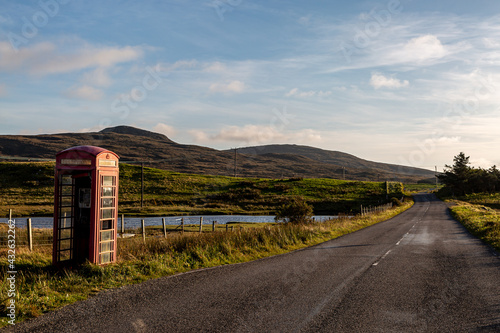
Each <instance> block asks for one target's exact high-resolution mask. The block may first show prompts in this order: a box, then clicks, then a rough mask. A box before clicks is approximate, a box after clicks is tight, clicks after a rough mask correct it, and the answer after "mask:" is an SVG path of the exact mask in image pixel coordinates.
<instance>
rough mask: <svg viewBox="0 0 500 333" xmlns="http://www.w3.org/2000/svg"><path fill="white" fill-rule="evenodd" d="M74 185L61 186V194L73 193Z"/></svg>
mask: <svg viewBox="0 0 500 333" xmlns="http://www.w3.org/2000/svg"><path fill="white" fill-rule="evenodd" d="M72 194H73V186H61V195H72Z"/></svg>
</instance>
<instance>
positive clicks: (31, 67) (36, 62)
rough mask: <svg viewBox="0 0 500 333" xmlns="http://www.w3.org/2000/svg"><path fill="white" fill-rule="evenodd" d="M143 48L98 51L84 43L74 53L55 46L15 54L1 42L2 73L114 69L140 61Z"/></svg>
mask: <svg viewBox="0 0 500 333" xmlns="http://www.w3.org/2000/svg"><path fill="white" fill-rule="evenodd" d="M142 55H143V50H142V49H141V48H140V47H133V46H125V47H98V46H92V45H88V44H85V43H83V45H78V46H77V47H74V48H73V49H72V50H71V51H62V50H61V49H59V48H58V47H57V46H56V45H55V44H54V43H49V42H44V43H38V44H35V45H33V46H30V47H26V48H20V49H19V50H17V51H15V50H14V49H13V48H12V46H11V45H10V44H9V43H8V42H0V71H5V72H12V71H17V70H22V71H25V72H27V73H29V74H34V75H48V74H58V73H69V72H74V71H78V70H82V69H87V68H97V67H111V66H113V65H116V64H119V63H123V62H129V61H132V60H137V59H139V58H141V57H142Z"/></svg>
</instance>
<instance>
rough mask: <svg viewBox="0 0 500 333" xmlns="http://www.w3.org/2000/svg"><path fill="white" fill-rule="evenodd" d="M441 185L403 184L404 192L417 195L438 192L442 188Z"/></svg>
mask: <svg viewBox="0 0 500 333" xmlns="http://www.w3.org/2000/svg"><path fill="white" fill-rule="evenodd" d="M442 187H443V185H441V184H438V185H437V186H436V184H427V183H422V184H405V191H407V192H411V193H417V192H428V191H434V190H436V189H437V190H439V189H440V188H442Z"/></svg>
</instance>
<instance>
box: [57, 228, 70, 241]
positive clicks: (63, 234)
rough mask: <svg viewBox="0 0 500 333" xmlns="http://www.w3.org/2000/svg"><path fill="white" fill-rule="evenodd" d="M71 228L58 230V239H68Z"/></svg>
mask: <svg viewBox="0 0 500 333" xmlns="http://www.w3.org/2000/svg"><path fill="white" fill-rule="evenodd" d="M70 238H71V228H68V229H61V230H59V239H70Z"/></svg>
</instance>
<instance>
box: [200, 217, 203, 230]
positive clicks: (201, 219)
mask: <svg viewBox="0 0 500 333" xmlns="http://www.w3.org/2000/svg"><path fill="white" fill-rule="evenodd" d="M202 232H203V216H200V234H201V233H202Z"/></svg>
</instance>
